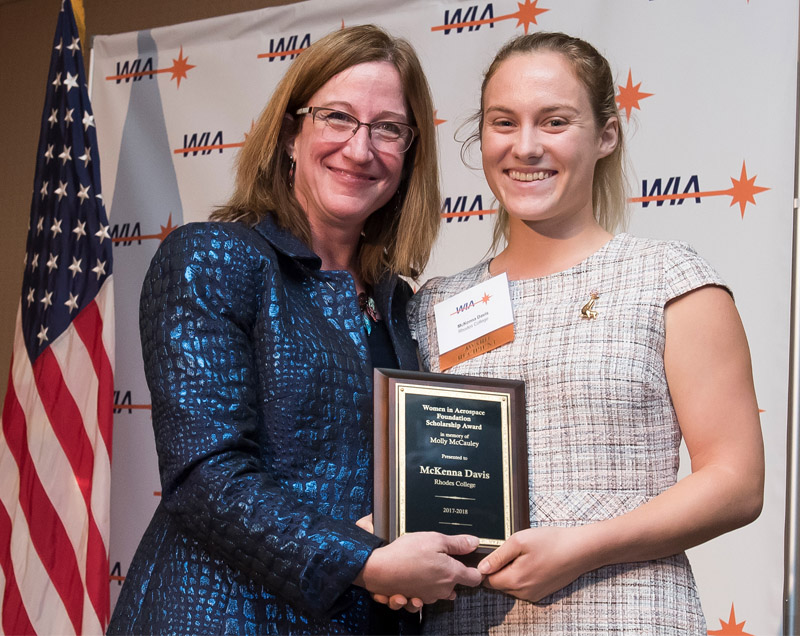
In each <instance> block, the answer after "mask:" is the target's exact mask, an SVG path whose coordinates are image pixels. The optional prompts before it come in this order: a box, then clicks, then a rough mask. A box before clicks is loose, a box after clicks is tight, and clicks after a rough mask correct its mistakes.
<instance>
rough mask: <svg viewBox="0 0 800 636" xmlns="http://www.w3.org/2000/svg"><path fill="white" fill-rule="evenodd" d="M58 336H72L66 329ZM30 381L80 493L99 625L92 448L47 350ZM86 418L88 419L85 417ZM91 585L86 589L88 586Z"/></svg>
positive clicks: (99, 546)
mask: <svg viewBox="0 0 800 636" xmlns="http://www.w3.org/2000/svg"><path fill="white" fill-rule="evenodd" d="M62 337H67V338H70V337H73V334H72V333H70V330H69V329H68V330H67V331H66V332H65V333H64V334H63V335H62ZM35 366H36V372H35V373H34V378H35V381H36V387H37V389H38V390H39V396H40V397H41V400H42V405H43V406H44V409H45V411H46V412H47V417H48V419H49V420H50V425H51V427H52V429H53V432H54V433H55V434H56V437H57V438H58V441H59V442H60V443H61V447H62V448H63V449H64V454H65V455H66V457H67V459H68V460H69V463H70V466H72V471H73V473H74V475H75V478H76V480H77V483H78V487H79V488H80V491H81V493H82V494H83V499H84V502H85V504H86V512H87V515H88V524H89V528H88V530H89V533H88V543H87V546H86V549H87V553H86V583H87V591H89V592H90V594H89V600H90V601H91V603H92V606H93V607H94V609H95V612H96V613H97V617H98V618H99V619H100V624H101V625H105V622H104V621H103V619H104V617H105V615H106V612H107V610H106V608H107V606H108V605H107V598H108V594H109V592H108V578H107V577H108V560H107V559H106V557H105V544H104V542H103V537H102V535H101V534H100V530H99V528H98V527H97V523H96V522H95V519H94V514H93V512H92V487H93V479H92V474H93V472H94V449H93V448H92V444H91V441H90V440H89V438H88V436H87V434H86V429H85V428H84V424H83V413H81V411H80V409H79V408H78V405H77V404H76V403H75V400H74V399H73V397H72V394H71V393H70V392H69V389H68V388H67V387H66V385H65V384H64V382H63V376H62V375H61V367H60V366H59V364H58V361H57V360H56V357H55V355H53V351H52V349H51V348H49V347H48V348H47V349H45V350H44V351H42V353H41V354H39V358H38V359H37V360H36V365H35ZM89 419H90V420H91V419H92V417H91V415H89ZM98 577H99V578H101V579H102V580H103V581H104V582H105V585H103V586H98V585H97V579H98ZM90 581H91V583H92V585H91V589H89V583H90Z"/></svg>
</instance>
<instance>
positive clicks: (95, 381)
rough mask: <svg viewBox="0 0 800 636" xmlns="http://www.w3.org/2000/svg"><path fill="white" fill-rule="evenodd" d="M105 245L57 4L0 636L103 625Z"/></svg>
mask: <svg viewBox="0 0 800 636" xmlns="http://www.w3.org/2000/svg"><path fill="white" fill-rule="evenodd" d="M111 246H112V241H111V238H110V235H109V225H108V219H107V217H106V213H105V209H104V205H103V199H102V195H101V190H100V168H99V165H98V152H97V136H96V128H95V122H94V117H93V115H92V109H91V106H90V104H89V95H88V92H87V89H86V74H85V71H84V66H83V55H82V51H81V44H80V40H79V38H78V29H77V27H76V24H75V18H74V16H73V14H72V5H71V4H70V0H63V2H62V6H61V12H60V14H59V18H58V26H57V29H56V35H55V39H54V42H53V51H52V57H51V61H50V73H49V76H48V83H47V95H46V98H45V107H44V114H43V116H42V127H41V134H40V137H39V148H38V152H37V155H36V175H35V178H34V191H33V198H32V203H31V215H30V225H29V228H28V241H27V246H26V251H25V273H24V276H23V283H22V296H21V301H20V305H19V309H18V312H17V325H16V330H15V336H14V347H13V353H12V359H11V371H10V376H9V381H8V390H7V393H6V398H5V403H4V405H3V412H2V419H1V420H0V423H1V425H0V475H1V476H2V477H0V603H2V604H1V605H0V632H3V633H6V634H34V633H35V634H100V633H102V632H103V631H104V629H105V627H106V626H107V625H108V619H109V569H108V531H109V496H110V495H109V493H110V471H111V423H112V422H111V421H112V409H113V326H114V314H113V290H112V278H111V259H112V254H111V251H112V247H111Z"/></svg>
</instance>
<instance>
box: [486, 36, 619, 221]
mask: <svg viewBox="0 0 800 636" xmlns="http://www.w3.org/2000/svg"><path fill="white" fill-rule="evenodd" d="M617 125H618V124H617V121H616V119H611V120H609V121H608V122H604V124H603V126H598V124H597V122H596V121H595V119H594V116H593V114H592V108H591V104H590V103H589V96H588V93H587V91H586V88H585V87H584V86H583V84H582V83H581V82H580V81H579V80H578V78H577V76H576V75H575V73H574V72H573V69H572V67H571V65H570V62H569V61H568V60H567V59H566V58H565V57H564V56H563V55H561V54H560V53H555V52H552V51H537V52H533V53H524V54H515V55H512V56H511V57H509V58H508V59H507V60H505V61H504V62H503V63H502V64H501V65H500V66H499V67H498V68H497V70H496V72H495V73H494V75H493V76H492V77H491V79H490V80H489V82H488V84H487V86H486V90H485V92H484V95H483V126H482V129H481V153H482V158H483V170H484V173H485V174H486V180H487V181H488V183H489V187H490V188H491V189H492V192H493V193H494V195H495V196H496V197H497V199H498V200H499V201H500V203H502V205H503V206H504V207H505V208H506V209H507V210H508V212H509V215H510V217H511V218H510V222H511V224H512V227H513V225H514V224H515V223H517V222H519V221H523V222H526V223H527V224H528V225H531V224H535V223H542V222H544V223H547V224H548V225H552V224H554V223H555V224H557V225H558V226H560V227H573V226H575V227H577V226H578V225H580V224H584V223H593V222H594V215H593V210H592V182H593V175H594V168H595V164H596V163H597V160H598V159H600V158H602V157H605V156H607V155H608V154H610V153H611V152H612V151H613V150H614V147H615V146H616V143H617ZM576 224H577V225H576Z"/></svg>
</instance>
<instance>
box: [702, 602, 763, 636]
mask: <svg viewBox="0 0 800 636" xmlns="http://www.w3.org/2000/svg"><path fill="white" fill-rule="evenodd" d="M746 622H747V621H742V622H741V623H737V622H736V613H735V612H734V610H733V603H731V616H730V618H729V619H728V622H727V623H726V622H725V621H724V620H722V619H721V618H720V619H719V624H720V625H721V627H720V629H714V630H711V629H709V630H708V634H709V636H753V634H750V633H749V632H746V631H744V624H745V623H746Z"/></svg>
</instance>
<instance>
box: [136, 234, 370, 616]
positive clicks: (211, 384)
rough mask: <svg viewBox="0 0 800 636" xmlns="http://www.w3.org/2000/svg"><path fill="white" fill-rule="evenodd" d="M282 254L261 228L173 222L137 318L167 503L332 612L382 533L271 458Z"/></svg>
mask: <svg viewBox="0 0 800 636" xmlns="http://www.w3.org/2000/svg"><path fill="white" fill-rule="evenodd" d="M274 260H275V256H274V253H272V252H271V250H270V249H269V248H268V246H267V244H266V243H265V242H264V241H263V239H261V238H260V237H258V236H256V235H255V233H254V232H253V231H252V230H250V229H248V228H246V227H244V226H241V225H237V224H212V223H206V224H191V225H188V226H183V227H182V228H179V229H178V230H176V231H174V232H173V233H172V234H170V236H169V237H168V238H167V239H166V240H165V241H164V243H163V244H162V246H161V248H160V249H159V250H158V252H157V253H156V255H155V257H154V259H153V261H152V263H151V266H150V269H149V271H148V273H147V276H146V279H145V282H144V287H143V290H142V299H141V305H140V328H141V336H142V348H143V357H144V364H145V374H146V377H147V382H148V386H149V388H150V391H151V396H152V409H153V411H152V413H153V427H154V430H155V439H156V448H157V451H158V458H159V470H160V474H161V482H162V506H164V508H165V509H166V510H167V511H168V512H169V514H170V515H171V516H172V517H173V519H174V520H175V522H176V523H177V524H178V526H179V527H180V528H181V531H182V532H183V533H185V534H186V535H187V536H190V537H192V538H194V539H195V540H197V541H198V542H200V543H201V544H202V545H203V546H205V548H206V549H207V550H208V551H209V552H210V553H213V554H214V555H217V556H219V557H220V558H222V559H223V560H224V561H225V562H226V563H227V564H228V565H229V566H230V567H231V568H232V569H234V570H238V571H240V572H242V573H243V574H244V576H245V577H246V578H247V579H249V580H250V581H252V582H254V583H255V584H259V585H263V586H264V587H265V588H266V589H268V590H269V591H270V592H272V593H274V594H276V595H279V596H281V597H282V598H284V599H285V600H287V601H289V602H291V603H292V604H294V605H296V606H297V607H298V608H300V609H302V610H304V611H306V612H308V613H310V614H312V615H315V616H324V615H326V614H328V613H331V612H333V611H336V610H337V605H339V602H340V600H341V599H340V597H341V596H342V595H343V594H344V593H345V592H346V591H347V589H348V588H349V586H350V584H351V583H352V581H353V579H354V578H355V576H356V575H357V574H358V572H359V571H360V570H361V568H362V567H363V565H364V563H365V562H366V560H367V558H368V557H369V555H370V553H371V552H372V550H373V549H374V548H375V547H377V546H379V545H380V543H381V541H380V539H378V538H377V537H374V536H373V535H372V534H370V533H368V532H365V531H363V530H361V529H360V528H358V527H356V526H355V525H354V524H353V523H351V522H349V521H347V520H341V519H338V520H337V519H334V518H333V517H332V516H330V515H324V514H321V513H320V512H319V511H317V510H316V509H315V508H313V507H311V506H308V505H304V504H302V503H301V502H300V501H299V499H298V498H297V497H296V496H294V495H293V493H292V492H291V489H290V488H288V487H287V486H286V485H284V484H282V483H280V482H279V481H278V480H277V479H276V478H275V476H274V475H273V473H272V471H271V469H270V466H269V465H266V463H265V461H264V459H263V457H264V453H262V452H261V450H262V449H261V448H260V446H259V444H260V442H259V440H260V439H261V438H260V435H259V430H260V427H261V424H260V423H259V415H258V414H259V412H260V411H259V404H258V400H259V388H258V387H259V382H260V381H262V380H263V379H261V378H260V377H259V370H258V369H257V368H256V365H255V358H256V356H255V351H254V347H255V346H256V345H255V344H254V341H255V338H254V330H255V328H256V321H257V320H267V319H269V317H265V316H264V314H263V313H262V312H261V311H260V310H261V306H262V304H264V299H265V298H267V297H268V296H269V294H271V293H274V289H273V288H270V282H269V281H270V280H271V277H274V276H275V275H276V266H275V264H274ZM267 381H268V379H267ZM281 450H282V451H283V452H286V453H291V449H290V448H287V449H281ZM339 609H340V608H339Z"/></svg>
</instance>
